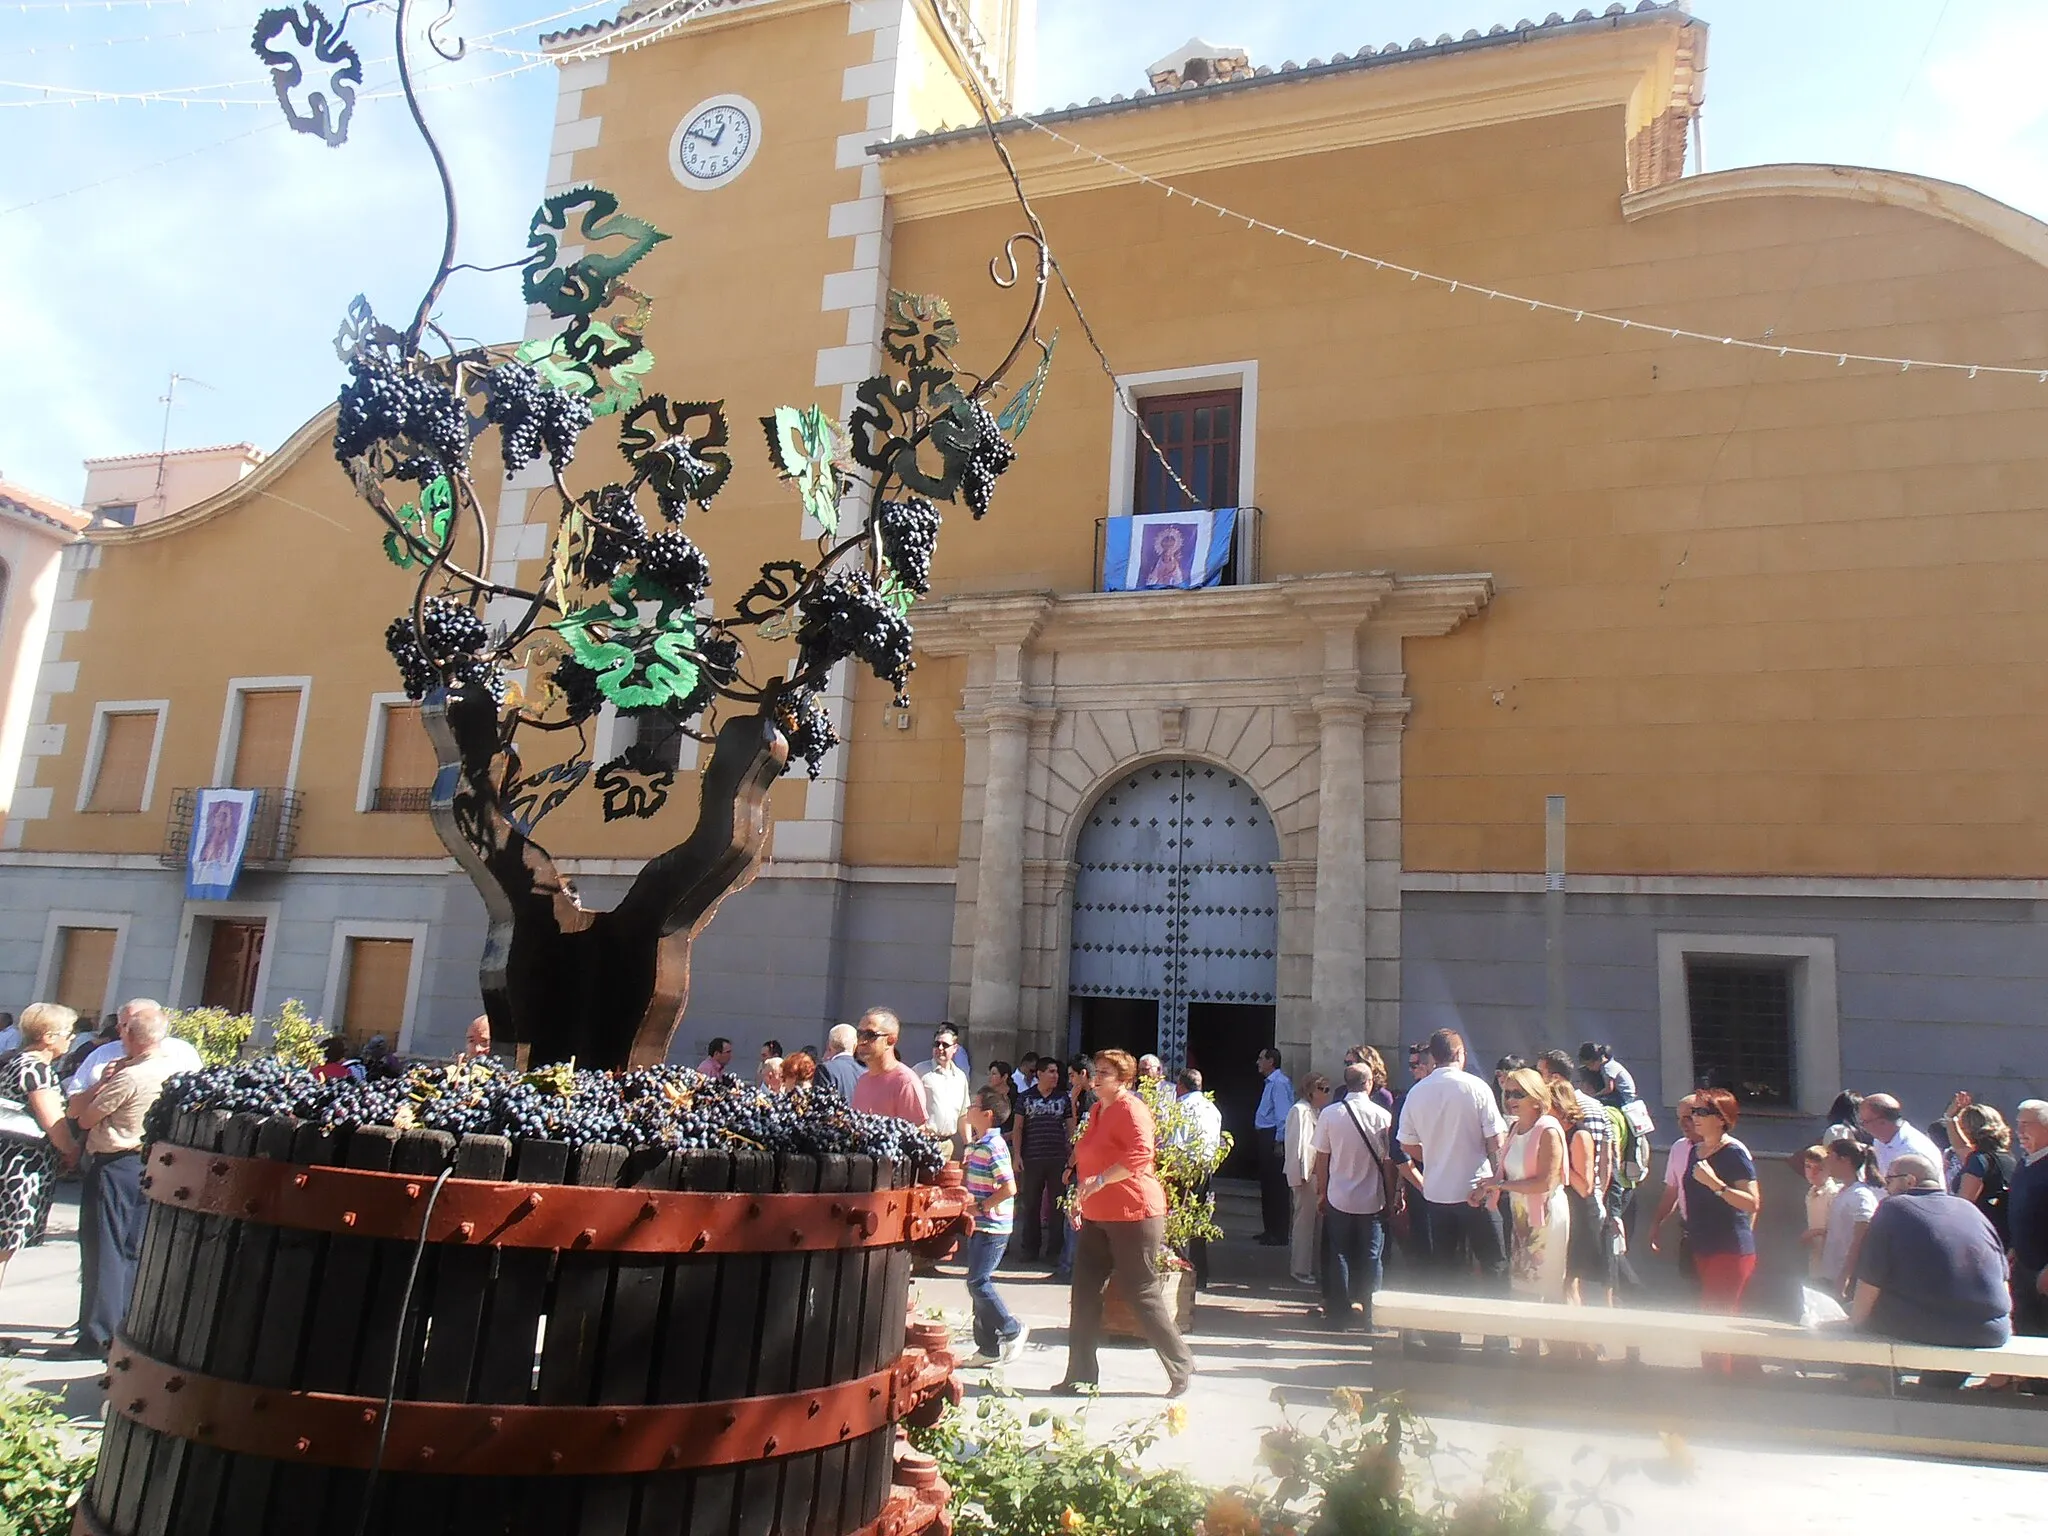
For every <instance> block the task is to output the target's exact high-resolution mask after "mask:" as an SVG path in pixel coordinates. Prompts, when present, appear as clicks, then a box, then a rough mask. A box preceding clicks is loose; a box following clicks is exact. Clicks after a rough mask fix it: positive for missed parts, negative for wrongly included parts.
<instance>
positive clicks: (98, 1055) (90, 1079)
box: [64, 999, 206, 1118]
mask: <svg viewBox="0 0 2048 1536" xmlns="http://www.w3.org/2000/svg"><path fill="white" fill-rule="evenodd" d="M144 1001H147V999H144ZM156 1053H157V1055H158V1056H160V1057H161V1058H162V1059H163V1060H164V1061H166V1062H168V1063H169V1065H170V1071H169V1072H167V1073H166V1074H165V1076H167V1077H175V1076H176V1075H177V1074H178V1073H180V1072H197V1071H199V1070H200V1069H201V1068H203V1067H204V1066H205V1065H206V1063H205V1062H203V1061H201V1060H200V1059H199V1052H198V1051H197V1050H196V1049H195V1048H194V1047H193V1045H192V1042H191V1041H189V1040H180V1039H179V1038H178V1037H177V1036H176V1035H172V1034H166V1035H165V1036H164V1038H163V1041H162V1043H161V1044H160V1045H158V1046H157V1048H156ZM127 1054H128V1046H127V1044H126V1042H124V1041H122V1040H119V1039H114V1040H109V1041H108V1042H107V1043H106V1044H105V1045H102V1046H100V1047H98V1048H97V1049H95V1050H94V1051H93V1053H92V1054H91V1055H90V1056H88V1057H86V1058H85V1060H84V1061H81V1062H80V1063H79V1064H78V1070H77V1071H76V1072H74V1073H72V1074H71V1075H70V1076H69V1077H67V1078H65V1079H64V1095H65V1098H66V1099H70V1098H72V1097H73V1096H75V1095H77V1094H81V1093H89V1092H90V1091H91V1090H92V1089H93V1088H95V1087H97V1086H98V1084H99V1080H100V1079H101V1078H103V1077H105V1076H106V1075H107V1068H109V1067H111V1066H112V1065H113V1064H114V1063H115V1062H117V1061H119V1060H120V1059H121V1058H122V1057H123V1056H125V1055H127ZM74 1118H75V1117H74Z"/></svg>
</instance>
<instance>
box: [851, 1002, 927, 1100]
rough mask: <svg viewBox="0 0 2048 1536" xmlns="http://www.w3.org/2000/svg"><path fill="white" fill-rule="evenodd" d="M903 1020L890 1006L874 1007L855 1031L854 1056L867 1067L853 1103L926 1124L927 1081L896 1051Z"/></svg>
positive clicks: (856, 1085) (854, 1088)
mask: <svg viewBox="0 0 2048 1536" xmlns="http://www.w3.org/2000/svg"><path fill="white" fill-rule="evenodd" d="M902 1033H903V1023H902V1021H901V1020H900V1019H898V1018H897V1017H896V1015H895V1014H893V1013H891V1012H890V1011H889V1010H888V1009H886V1008H870V1009H869V1010H868V1011H867V1012H866V1013H864V1014H862V1015H861V1016H860V1023H859V1025H858V1026H857V1027H856V1029H855V1032H854V1046H853V1055H854V1059H855V1060H856V1061H858V1062H859V1063H860V1064H861V1066H862V1067H863V1068H865V1070H864V1071H863V1072H862V1073H861V1075H860V1081H859V1082H857V1083H855V1084H854V1085H853V1107H854V1108H855V1109H856V1110H858V1111H860V1112H861V1113H862V1114H864V1115H894V1116H895V1117H896V1118H897V1119H898V1120H908V1121H909V1122H910V1123H911V1124H912V1125H923V1124H924V1123H925V1120H926V1118H927V1117H928V1115H929V1114H930V1108H929V1106H928V1105H927V1104H926V1103H925V1097H924V1081H923V1079H921V1078H920V1077H919V1076H918V1075H917V1074H916V1073H915V1072H913V1071H911V1070H910V1068H909V1067H907V1066H905V1065H904V1064H903V1062H902V1061H901V1060H899V1059H898V1057H897V1055H896V1041H897V1038H898V1037H899V1036H900V1035H901V1034H902Z"/></svg>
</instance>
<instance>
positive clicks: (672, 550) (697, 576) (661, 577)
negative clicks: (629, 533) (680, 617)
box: [640, 528, 711, 607]
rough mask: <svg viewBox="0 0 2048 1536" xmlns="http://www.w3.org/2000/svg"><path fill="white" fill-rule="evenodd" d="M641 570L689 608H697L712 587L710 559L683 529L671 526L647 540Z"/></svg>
mask: <svg viewBox="0 0 2048 1536" xmlns="http://www.w3.org/2000/svg"><path fill="white" fill-rule="evenodd" d="M640 570H641V573H642V574H643V575H646V576H652V577H653V578H654V579H655V580H656V581H658V582H660V583H661V584H662V586H664V587H666V588H667V589H668V591H669V594H670V595H671V596H673V597H674V598H675V600H676V601H677V602H679V603H682V604H683V605H685V606H686V607H695V606H696V605H697V603H698V602H699V601H700V600H701V599H702V598H703V596H704V594H705V593H706V592H708V591H710V590H711V562H710V561H709V560H707V559H705V558H704V551H703V550H701V549H699V548H698V547H697V546H696V545H695V544H694V543H692V542H691V541H690V536H689V535H688V534H687V533H684V532H683V531H682V530H681V529H675V528H672V529H670V530H668V531H667V532H666V533H657V534H655V535H654V536H653V537H651V538H650V539H648V541H647V544H646V547H645V548H643V549H642V550H641V551H640Z"/></svg>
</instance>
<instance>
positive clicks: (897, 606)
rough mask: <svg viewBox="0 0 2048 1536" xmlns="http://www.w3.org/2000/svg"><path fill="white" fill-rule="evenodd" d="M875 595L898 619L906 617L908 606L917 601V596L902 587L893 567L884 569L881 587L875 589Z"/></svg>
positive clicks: (908, 610)
mask: <svg viewBox="0 0 2048 1536" xmlns="http://www.w3.org/2000/svg"><path fill="white" fill-rule="evenodd" d="M875 595H876V596H878V597H879V598H881V600H882V601H883V602H884V603H886V604H887V605H888V606H889V607H890V609H892V610H893V611H894V612H895V614H896V616H897V617H898V618H903V617H905V616H907V615H908V614H909V612H910V605H911V604H912V603H914V602H916V601H917V594H916V593H915V592H913V591H911V590H910V588H908V587H906V586H905V585H903V582H902V580H901V578H899V577H898V576H897V574H896V571H895V568H894V567H893V566H890V567H885V568H884V570H883V573H882V585H881V586H880V588H879V589H877V591H876V594H875Z"/></svg>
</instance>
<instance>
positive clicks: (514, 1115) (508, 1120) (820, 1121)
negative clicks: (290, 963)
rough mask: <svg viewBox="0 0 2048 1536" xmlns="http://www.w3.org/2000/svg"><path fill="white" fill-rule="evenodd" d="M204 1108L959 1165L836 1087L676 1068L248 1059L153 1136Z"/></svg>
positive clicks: (177, 1103) (912, 1130)
mask: <svg viewBox="0 0 2048 1536" xmlns="http://www.w3.org/2000/svg"><path fill="white" fill-rule="evenodd" d="M204 1110H219V1111H222V1112H224V1113H228V1114H258V1115H273V1116H284V1117H287V1118H290V1119H293V1120H300V1121H304V1122H306V1123H308V1124H313V1125H318V1126H321V1127H324V1128H326V1129H330V1130H341V1131H347V1130H354V1129H356V1128H357V1127H359V1126H366V1125H376V1126H391V1127H394V1128H395V1129H398V1130H426V1131H443V1132H446V1133H448V1134H449V1135H453V1136H509V1137H514V1138H523V1139H527V1140H538V1141H557V1142H566V1143H568V1144H569V1145H571V1146H592V1145H599V1144H602V1145H608V1146H622V1147H626V1148H629V1149H639V1148H665V1149H672V1150H677V1151H709V1152H719V1151H723V1152H734V1151H741V1150H747V1149H754V1150H760V1151H766V1152H772V1153H777V1154H780V1155H784V1156H810V1157H817V1156H824V1155H830V1154H838V1155H841V1156H868V1157H876V1158H884V1159H887V1160H889V1161H891V1162H895V1163H899V1164H908V1165H909V1166H910V1167H912V1168H914V1169H915V1170H916V1171H917V1174H918V1176H919V1177H920V1178H922V1179H929V1178H931V1177H932V1176H934V1175H935V1174H936V1173H937V1172H938V1170H939V1169H940V1168H941V1167H942V1166H943V1165H944V1160H945V1149H944V1145H943V1143H941V1142H938V1141H936V1140H934V1139H933V1138H932V1137H930V1136H928V1135H926V1134H925V1133H924V1130H923V1128H922V1127H920V1126H913V1125H911V1124H909V1123H908V1122H906V1121H902V1120H896V1119H891V1118H888V1117H884V1116H879V1115H864V1114H858V1113H856V1112H855V1111H853V1110H852V1109H850V1108H849V1107H848V1106H847V1104H846V1102H845V1100H843V1099H841V1098H840V1097H839V1096H838V1094H837V1093H836V1092H834V1091H833V1090H831V1089H830V1088H829V1087H825V1088H814V1087H804V1088H799V1089H795V1090H793V1091H791V1092H790V1093H788V1094H772V1093H768V1092H766V1091H765V1090H763V1089H760V1088H758V1087H756V1086H755V1085H754V1084H752V1083H749V1082H747V1081H745V1080H744V1079H741V1078H736V1077H704V1076H701V1075H700V1074H698V1073H697V1072H696V1071H694V1070H692V1069H691V1068H689V1067H683V1066H670V1065H663V1066H657V1067H640V1068H635V1069H634V1070H632V1071H629V1072H619V1073H612V1072H591V1071H578V1070H576V1069H574V1068H572V1067H569V1066H567V1065H561V1066H554V1067H545V1068H542V1069H540V1070H538V1071H534V1072H526V1073H514V1072H510V1071H507V1070H506V1069H505V1068H504V1067H502V1066H500V1065H499V1064H497V1063H496V1062H493V1061H489V1060H487V1059H486V1060H464V1061H458V1062H455V1063H454V1064H452V1065H438V1064H437V1065H419V1066H414V1067H411V1068H409V1069H407V1070H406V1071H405V1072H403V1073H401V1074H399V1075H398V1076H396V1077H392V1078H387V1079H382V1080H378V1081H373V1082H362V1081H358V1080H356V1079H354V1078H340V1079H336V1080H333V1081H323V1080H322V1079H320V1078H318V1077H315V1076H314V1075H313V1074H312V1073H310V1072H306V1071H302V1070H299V1069H297V1068H292V1067H286V1066H284V1065H282V1064H281V1063H279V1062H276V1061H269V1060H265V1061H250V1062H235V1063H232V1064H230V1065H227V1066H218V1067H208V1068H205V1069H204V1070H202V1071H199V1072H187V1073H181V1074H180V1075H178V1076H176V1077H173V1078H172V1079H170V1081H169V1082H168V1083H166V1084H165V1085H164V1091H163V1093H162V1095H161V1096H160V1097H159V1098H158V1100H157V1101H156V1104H155V1106H154V1107H153V1108H152V1109H151V1110H150V1115H149V1124H148V1128H147V1131H148V1136H149V1138H150V1139H151V1140H153V1141H154V1140H161V1139H163V1138H164V1137H165V1136H167V1135H168V1134H169V1132H170V1128H171V1124H172V1117H173V1116H174V1115H175V1114H177V1113H179V1112H180V1111H204Z"/></svg>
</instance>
